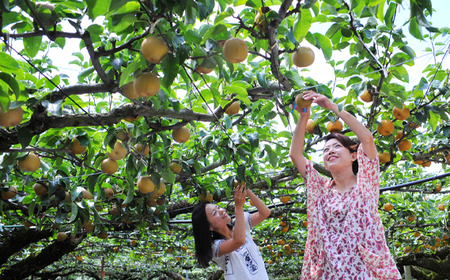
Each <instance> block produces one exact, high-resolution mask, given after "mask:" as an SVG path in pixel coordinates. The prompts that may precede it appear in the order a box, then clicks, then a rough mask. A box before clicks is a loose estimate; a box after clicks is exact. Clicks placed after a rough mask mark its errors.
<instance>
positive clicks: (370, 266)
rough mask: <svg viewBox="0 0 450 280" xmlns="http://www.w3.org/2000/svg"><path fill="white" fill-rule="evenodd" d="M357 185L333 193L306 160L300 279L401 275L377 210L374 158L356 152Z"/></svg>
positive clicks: (331, 186) (366, 279)
mask: <svg viewBox="0 0 450 280" xmlns="http://www.w3.org/2000/svg"><path fill="white" fill-rule="evenodd" d="M357 157H358V164H359V171H358V175H357V183H356V185H355V186H353V187H352V188H351V189H350V190H348V191H347V192H345V193H343V194H341V193H339V192H338V191H337V190H336V188H335V185H334V182H333V181H331V180H330V179H328V178H326V177H323V176H321V175H320V174H319V172H317V171H316V170H315V169H314V168H313V163H312V162H311V161H307V164H306V186H307V196H308V239H307V242H306V249H305V256H304V262H303V269H302V275H301V279H326V280H332V279H361V280H370V279H401V276H400V273H399V271H398V269H397V267H396V265H395V262H394V260H393V258H392V256H391V254H390V252H389V248H388V247H387V245H386V240H385V236H384V229H383V225H382V223H381V219H380V216H379V213H378V198H379V186H380V172H379V162H378V158H374V159H372V160H370V159H369V158H368V157H367V156H366V155H365V153H364V151H363V149H362V145H360V146H359V148H358V152H357Z"/></svg>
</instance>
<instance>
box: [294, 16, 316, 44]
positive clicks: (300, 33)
mask: <svg viewBox="0 0 450 280" xmlns="http://www.w3.org/2000/svg"><path fill="white" fill-rule="evenodd" d="M296 17H297V18H296V20H295V23H294V30H293V31H294V38H295V39H296V40H297V42H301V41H302V40H303V38H305V36H306V34H308V30H309V28H310V27H311V23H312V15H311V11H310V10H309V9H302V10H301V13H298V14H297V15H296Z"/></svg>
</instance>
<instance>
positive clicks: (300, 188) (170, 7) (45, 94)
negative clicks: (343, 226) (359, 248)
mask: <svg viewBox="0 0 450 280" xmlns="http://www.w3.org/2000/svg"><path fill="white" fill-rule="evenodd" d="M49 4H50V5H49ZM262 11H264V12H262ZM405 12H406V13H408V14H409V16H408V17H407V19H406V20H404V19H403V18H404V17H403V18H402V17H400V16H399V14H400V13H405ZM437 12H438V13H439V12H444V11H435V10H434V9H433V6H432V2H431V0H424V1H418V0H410V1H406V0H395V1H394V0H351V1H350V0H349V1H346V0H323V1H322V0H305V1H288V0H285V1H277V0H273V1H258V0H248V1H239V0H235V1H231V0H219V1H214V0H198V1H193V0H188V1H168V0H167V1H162V0H161V1H159V0H156V1H150V0H148V1H128V0H117V1H111V0H85V1H73V0H67V1H62V0H52V1H49V2H48V3H47V4H42V3H39V4H38V3H37V2H35V1H32V0H9V1H8V0H6V1H1V3H0V21H1V26H2V31H1V36H0V37H1V39H2V42H1V43H0V44H1V45H0V47H1V48H2V52H1V53H0V71H1V72H0V107H1V111H0V112H1V113H0V118H1V117H2V116H5V114H7V112H9V111H11V112H14V111H12V110H16V111H22V114H23V115H22V116H20V115H15V119H14V121H13V122H11V120H12V119H11V117H8V118H5V119H6V120H8V122H6V120H5V122H4V120H3V119H0V120H1V122H0V124H1V126H2V127H0V188H1V192H2V199H1V200H0V211H1V220H0V243H1V245H0V259H1V261H0V263H1V268H0V270H1V276H0V278H2V279H23V278H26V277H31V276H39V277H42V278H43V279H49V278H55V277H57V276H63V275H80V274H81V275H85V276H86V277H92V278H95V279H99V278H100V277H101V276H107V277H109V278H110V279H119V278H123V279H131V278H137V279H142V278H144V277H145V278H148V279H153V278H155V279H156V278H158V277H161V276H162V275H164V276H165V277H169V278H171V279H181V278H180V277H182V275H185V273H186V271H188V273H189V275H190V277H196V278H202V279H206V278H207V277H212V279H218V278H219V277H220V272H219V273H217V272H216V273H215V271H216V270H217V267H216V266H213V267H212V268H210V269H209V270H200V269H198V268H196V263H195V261H194V257H193V252H194V247H193V241H192V237H191V228H190V225H189V219H190V212H191V211H192V207H193V205H195V204H196V203H197V202H199V200H205V199H210V198H211V194H212V196H213V199H214V202H216V203H220V204H222V205H224V206H227V207H228V208H229V210H230V211H232V209H233V207H232V205H231V206H230V205H229V204H228V203H229V202H230V201H231V200H232V199H231V198H232V192H233V188H234V180H235V179H236V180H238V181H245V182H246V184H247V187H249V188H251V189H253V190H254V191H255V192H256V193H257V194H258V195H259V196H260V197H262V198H263V199H264V201H265V203H266V204H267V205H271V206H274V207H273V208H272V215H271V217H270V218H269V219H268V220H267V221H265V222H264V223H263V224H262V225H260V226H258V227H257V228H256V229H255V233H254V237H255V240H256V242H257V243H258V244H259V245H260V246H261V252H262V254H263V258H264V259H265V261H266V264H267V270H268V272H269V275H271V278H274V279H275V277H285V278H290V277H295V276H297V275H299V272H300V270H301V264H302V258H303V257H302V254H303V250H304V245H305V241H306V232H307V230H306V229H307V224H306V223H304V222H303V221H305V220H306V192H305V189H304V182H303V179H302V178H301V177H300V176H299V174H298V173H297V170H296V169H295V168H294V166H293V164H292V163H291V161H290V159H289V157H288V151H289V145H290V141H291V132H292V130H293V129H294V127H295V124H296V121H297V118H298V115H297V113H296V112H294V113H293V114H291V109H290V107H289V106H290V105H292V104H293V103H294V100H295V97H296V95H297V94H298V93H300V92H302V91H304V90H306V89H312V90H315V91H318V92H320V93H322V94H325V95H326V96H328V97H329V98H330V99H332V100H333V101H334V102H336V103H337V104H339V107H340V108H341V109H343V108H344V109H346V110H347V111H349V112H351V113H352V114H354V115H355V116H356V117H357V118H358V119H360V120H361V121H362V122H363V123H364V124H365V125H366V126H367V127H368V128H369V129H370V130H371V131H373V135H374V138H375V141H376V145H377V148H378V149H379V152H380V153H382V152H385V153H389V155H390V157H389V159H388V160H386V163H384V164H382V165H381V172H382V187H387V186H392V185H396V184H400V183H405V182H409V181H415V180H419V179H423V178H425V177H428V176H431V175H427V173H428V169H427V168H430V167H426V166H427V165H430V164H431V166H432V168H434V170H436V168H437V169H438V170H439V172H440V173H445V172H448V171H449V170H450V168H449V161H450V156H449V154H450V142H449V136H450V124H449V111H450V110H449V104H450V103H449V101H450V88H449V75H450V73H449V68H448V63H447V64H445V61H447V62H448V55H449V54H448V52H449V31H450V30H449V28H448V27H444V26H434V25H433V24H432V23H433V21H432V18H433V15H434V14H435V13H437ZM257 16H258V20H255V19H256V18H257ZM262 18H264V20H262ZM399 18H401V20H399ZM147 37H157V38H159V39H158V41H159V43H160V45H162V46H163V48H166V49H167V51H166V50H165V49H163V50H161V49H160V48H159V47H158V48H156V47H155V48H154V51H155V52H158V55H157V56H158V59H159V58H162V61H161V62H160V63H158V62H159V60H157V61H156V60H155V61H153V60H152V62H153V63H152V62H149V61H148V60H147V59H148V58H147V56H148V53H145V52H146V51H142V52H141V44H142V41H143V40H144V39H145V38H147ZM232 37H236V38H240V39H243V40H244V41H245V43H246V44H247V47H248V55H247V56H246V57H245V58H244V61H243V62H241V63H230V62H228V61H227V60H226V59H225V57H224V55H223V48H222V47H223V46H224V43H225V42H226V40H228V39H229V38H232ZM421 40H425V41H426V42H428V43H429V48H427V50H426V51H427V52H428V54H427V55H428V56H429V57H431V58H432V59H431V60H430V61H431V63H430V64H429V65H425V66H424V67H422V68H423V69H421V76H420V78H419V79H415V80H411V74H410V71H411V69H412V67H413V66H415V64H416V61H417V58H418V57H417V53H418V52H419V51H421V50H418V49H414V42H418V41H421ZM164 45H165V47H164ZM301 46H309V47H310V48H311V49H312V50H313V51H314V53H315V57H316V62H315V64H316V65H317V63H319V62H318V61H320V60H318V59H317V58H318V57H320V58H323V59H324V61H325V62H323V64H324V65H323V67H325V66H327V67H331V68H332V69H333V72H334V76H333V77H325V76H323V77H320V79H319V78H313V77H312V76H313V75H312V74H313V73H311V72H308V69H310V68H312V67H313V66H314V63H313V65H312V66H308V67H305V68H297V67H296V66H294V65H293V63H292V60H291V57H292V54H293V53H294V52H295V51H296V50H297V49H298V48H299V47H301ZM74 49H75V51H74ZM150 50H152V48H150ZM152 51H153V50H152ZM166 52H167V54H166ZM231 53H233V52H231ZM236 53H239V54H240V55H242V49H238V50H236ZM342 54H345V55H344V56H343V55H342ZM343 57H344V58H343ZM146 58H147V59H146ZM446 58H447V60H445V59H446ZM63 61H66V62H68V64H69V65H70V67H71V68H72V69H77V71H78V73H77V75H76V76H74V75H72V74H73V73H72V72H70V71H68V70H67V68H65V67H61V65H62V63H63ZM154 63H157V64H154ZM446 65H447V66H446ZM210 71H211V72H210ZM142 73H146V75H149V73H152V75H151V76H152V79H153V80H152V81H153V82H152V83H151V84H150V85H149V87H150V88H151V89H149V90H152V93H151V94H147V93H146V96H142V95H139V96H138V95H136V93H133V92H132V91H131V92H130V91H129V89H126V88H127V87H126V85H130V83H131V82H133V85H134V86H136V83H134V81H135V79H136V77H138V75H140V74H142ZM140 77H142V76H140ZM155 77H157V78H155ZM315 77H317V76H315ZM156 81H158V83H159V85H158V84H157V82H156ZM153 91H154V92H153ZM155 92H156V93H155ZM133 94H134V95H133ZM153 94H154V95H153ZM367 94H369V95H367ZM144 95H145V94H144ZM363 95H364V96H365V97H364V100H369V99H372V101H370V102H365V101H364V102H363V101H362V99H361V96H363ZM366 97H369V99H367V98H366ZM370 97H371V98H370ZM130 98H134V99H130ZM234 101H238V102H239V108H236V103H234V105H233V110H228V111H227V113H225V111H226V110H227V109H228V107H230V105H231V104H232V103H233V102H234ZM395 107H397V108H399V109H403V107H407V108H408V109H409V110H410V115H409V116H408V117H407V118H406V119H405V120H396V118H395V117H394V116H393V113H392V112H393V110H394V108H395ZM17 108H21V109H17ZM230 111H233V113H229V112H230ZM236 111H237V113H235V112H236ZM10 114H11V113H10ZM8 116H9V115H8ZM17 118H18V119H19V122H18V123H17ZM312 118H313V120H314V121H315V124H316V127H315V128H314V131H313V132H314V133H313V134H309V133H307V135H306V148H305V154H306V155H308V156H310V157H312V159H314V161H315V162H316V165H315V167H316V168H317V169H318V170H319V171H320V172H322V173H323V174H324V175H326V176H328V175H329V174H328V173H327V171H326V170H325V169H324V168H323V166H322V165H321V159H320V157H317V154H316V152H319V153H320V149H321V144H320V142H321V139H322V137H323V136H324V135H325V134H327V133H328V132H327V129H326V126H327V124H328V122H329V121H333V122H334V121H335V120H336V116H335V115H333V114H332V113H330V112H329V111H324V110H322V109H321V108H320V107H316V106H315V105H314V104H313V114H312ZM385 120H389V121H391V122H392V123H393V126H394V131H393V133H392V134H389V135H387V136H382V135H380V134H379V133H378V132H377V127H378V126H379V125H381V124H382V121H385ZM182 127H186V129H187V130H188V131H189V135H190V136H189V139H188V140H187V141H185V142H184V140H180V141H178V142H177V141H174V138H175V139H178V136H180V135H178V134H177V136H175V134H173V133H172V132H173V131H174V130H175V131H180V130H179V129H180V128H182ZM181 130H183V129H181ZM399 132H402V133H403V134H401V135H399V134H398V133H399ZM343 133H345V134H347V135H349V136H354V134H353V133H352V132H351V131H349V130H348V128H347V127H345V126H344V130H343ZM397 135H399V136H398V137H396V136H397ZM184 136H186V135H184ZM75 139H76V140H75ZM182 139H185V138H182ZM117 140H120V142H117ZM404 140H408V141H410V143H411V148H410V149H408V150H405V151H400V150H399V148H398V147H399V144H400V143H402V141H404ZM117 143H119V144H117ZM403 143H405V142H403ZM402 146H403V145H402ZM84 147H86V149H84ZM123 150H125V155H124V157H117V158H115V159H110V160H107V163H105V162H104V160H106V159H107V158H108V153H110V157H111V154H117V153H120V152H121V151H123ZM28 155H32V156H31V157H33V158H34V157H35V155H36V156H37V157H38V158H39V160H40V162H39V164H37V162H35V163H33V164H31V165H30V166H29V168H28V169H27V168H23V166H24V165H26V166H28V165H27V164H25V163H24V160H25V158H26V157H27V156H28ZM102 162H103V163H102ZM174 162H176V163H177V164H178V166H181V171H179V169H178V168H179V167H178V166H177V169H176V171H177V172H176V173H174V171H173V170H174V169H173V168H174V166H175V165H174V164H172V169H171V168H170V166H171V163H174ZM35 165H37V167H36V166H35ZM116 165H117V166H116ZM34 167H36V168H37V169H36V170H35V171H33V170H34ZM116 167H117V171H115V169H116ZM178 171H179V172H178ZM144 176H151V177H148V178H150V179H148V178H147V180H146V182H147V184H148V185H145V186H143V188H145V190H146V191H144V192H141V191H139V189H141V188H139V189H138V187H137V182H138V179H139V178H141V177H144ZM36 183H39V184H40V185H43V186H44V187H45V188H47V192H46V193H45V191H43V190H42V187H41V186H39V187H37V186H35V184H36ZM151 184H153V185H154V186H152V185H151ZM33 186H35V187H34V188H33ZM35 188H36V189H37V188H39V190H40V191H42V193H44V194H42V195H37V193H36V191H35ZM147 191H148V192H147ZM449 192H450V187H449V186H448V179H446V178H445V177H443V178H441V179H440V180H434V181H429V182H427V183H423V184H418V185H415V186H413V187H409V188H408V189H406V190H405V189H403V190H401V191H390V192H386V193H383V194H382V196H381V198H380V213H381V215H382V219H383V221H384V225H385V229H386V232H387V236H388V238H389V239H388V242H389V244H388V245H389V247H390V248H391V249H392V252H393V254H394V255H395V258H396V261H397V263H398V265H399V268H400V269H401V270H402V269H403V265H413V274H414V275H415V276H416V277H419V275H421V277H425V278H426V277H433V276H436V275H439V276H440V277H444V278H450V272H449V271H448V267H450V266H449V261H448V260H449V258H450V255H449V253H450V252H449V247H448V236H450V232H449V230H448V226H449V218H450V217H449V214H448V213H449V206H448V205H449V203H450V196H449V195H448V193H449ZM39 194H41V192H39ZM286 196H290V201H289V202H287V203H282V202H281V201H280V198H281V197H286ZM385 203H390V204H391V205H392V206H393V207H394V209H393V210H392V211H389V212H388V211H384V210H383V205H384V204H385ZM439 204H443V209H444V210H441V209H439V207H438V206H439ZM252 209H253V207H252V206H251V205H250V204H249V205H248V210H252ZM281 222H282V223H281ZM59 232H65V233H66V234H67V236H68V238H67V239H65V240H61V241H60V240H59V239H57V233H59ZM60 236H61V235H60ZM286 245H289V246H286ZM408 246H409V247H408ZM174 263H175V264H176V266H175V267H174V266H173V264H174ZM422 279H424V278H422ZM430 279H431V278H430Z"/></svg>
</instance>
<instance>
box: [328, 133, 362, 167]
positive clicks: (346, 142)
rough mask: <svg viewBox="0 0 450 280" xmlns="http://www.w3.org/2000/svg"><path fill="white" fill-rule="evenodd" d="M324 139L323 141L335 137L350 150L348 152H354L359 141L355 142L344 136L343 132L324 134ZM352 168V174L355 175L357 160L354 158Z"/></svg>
mask: <svg viewBox="0 0 450 280" xmlns="http://www.w3.org/2000/svg"><path fill="white" fill-rule="evenodd" d="M324 139H325V143H326V142H328V141H329V140H331V139H336V140H337V141H339V143H341V144H342V145H343V146H344V147H345V148H347V149H348V150H349V151H350V153H354V152H356V151H358V146H359V144H360V143H359V142H355V141H353V140H352V139H350V138H349V137H348V136H345V135H344V134H340V133H331V134H328V135H327V136H325V138H324ZM352 170H353V174H355V175H356V174H357V173H358V160H355V161H354V162H353V164H352Z"/></svg>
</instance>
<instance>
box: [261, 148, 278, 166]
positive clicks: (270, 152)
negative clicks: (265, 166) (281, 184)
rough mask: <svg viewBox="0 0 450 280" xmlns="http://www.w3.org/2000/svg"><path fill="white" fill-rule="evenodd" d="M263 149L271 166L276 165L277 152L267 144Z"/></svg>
mask: <svg viewBox="0 0 450 280" xmlns="http://www.w3.org/2000/svg"><path fill="white" fill-rule="evenodd" d="M264 150H265V151H266V152H267V154H268V156H269V163H270V164H271V165H272V167H273V168H276V167H277V163H278V155H277V152H275V151H274V150H273V149H272V147H270V146H269V145H265V148H264Z"/></svg>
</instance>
